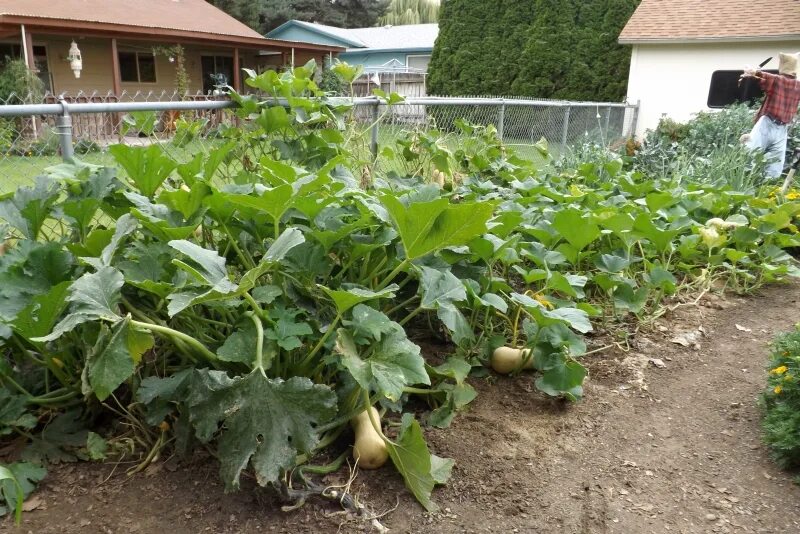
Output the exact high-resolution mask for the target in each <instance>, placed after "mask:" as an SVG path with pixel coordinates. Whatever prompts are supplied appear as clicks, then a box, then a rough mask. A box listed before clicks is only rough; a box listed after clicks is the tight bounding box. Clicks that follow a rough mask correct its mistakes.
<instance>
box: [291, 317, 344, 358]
mask: <svg viewBox="0 0 800 534" xmlns="http://www.w3.org/2000/svg"><path fill="white" fill-rule="evenodd" d="M341 319H342V316H341V314H338V313H337V314H336V317H334V319H333V322H332V323H331V325H330V326H329V327H328V330H327V331H326V332H325V334H323V336H322V337H321V338H320V340H319V341H318V342H317V344H316V345H315V346H314V348H313V349H311V352H309V353H308V355H307V356H306V357H305V358H303V361H302V362H300V366H301V367H303V368H304V367H305V366H306V365H308V364H309V363H311V360H313V359H314V356H316V355H317V353H318V352H319V351H320V349H321V348H322V347H323V346H324V345H325V342H326V341H328V338H329V337H331V334H332V333H333V332H334V330H336V327H337V326H338V325H339V321H341Z"/></svg>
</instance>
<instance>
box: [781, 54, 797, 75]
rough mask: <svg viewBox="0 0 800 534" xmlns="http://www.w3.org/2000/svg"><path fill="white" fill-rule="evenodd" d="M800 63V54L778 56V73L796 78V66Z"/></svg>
mask: <svg viewBox="0 0 800 534" xmlns="http://www.w3.org/2000/svg"><path fill="white" fill-rule="evenodd" d="M798 63H800V54H785V53H783V52H781V53H780V54H778V72H780V73H781V74H788V75H789V76H797V64H798Z"/></svg>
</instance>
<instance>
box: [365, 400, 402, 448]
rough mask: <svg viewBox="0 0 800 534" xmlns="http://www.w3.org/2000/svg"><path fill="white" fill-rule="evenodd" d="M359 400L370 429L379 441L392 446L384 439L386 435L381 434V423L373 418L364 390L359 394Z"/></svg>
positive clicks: (369, 401)
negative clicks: (377, 436) (365, 413)
mask: <svg viewBox="0 0 800 534" xmlns="http://www.w3.org/2000/svg"><path fill="white" fill-rule="evenodd" d="M361 400H362V405H363V406H364V410H365V411H366V412H367V417H368V418H369V422H370V424H371V425H372V428H373V429H374V430H375V432H376V433H377V434H378V435H379V436H380V437H381V439H382V440H383V441H384V442H386V444H387V445H394V443H392V440H390V439H389V438H387V437H386V434H384V433H383V429H382V428H381V422H380V421H378V420H377V419H376V418H375V414H374V413H372V401H371V400H370V398H369V391H367V390H366V389H365V390H363V391H362V392H361Z"/></svg>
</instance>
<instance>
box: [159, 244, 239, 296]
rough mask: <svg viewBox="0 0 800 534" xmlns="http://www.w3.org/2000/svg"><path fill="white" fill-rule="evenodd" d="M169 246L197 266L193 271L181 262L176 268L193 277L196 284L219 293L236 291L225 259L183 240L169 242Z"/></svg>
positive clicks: (213, 251)
mask: <svg viewBox="0 0 800 534" xmlns="http://www.w3.org/2000/svg"><path fill="white" fill-rule="evenodd" d="M169 246H171V247H172V248H174V249H175V250H177V251H178V252H181V253H183V254H184V255H186V256H188V257H189V258H191V260H192V261H193V262H194V263H195V264H197V266H198V267H199V268H198V269H194V268H192V267H191V266H188V265H186V264H185V263H183V262H180V263H178V266H179V267H181V268H183V269H184V270H186V271H187V272H188V273H189V274H191V275H195V278H196V279H197V281H198V282H200V283H202V284H204V285H207V286H210V287H211V288H213V289H216V290H217V291H219V292H220V293H230V292H232V291H235V290H236V285H235V284H234V283H233V282H231V281H230V279H229V277H228V270H227V269H226V268H225V258H223V257H222V256H220V255H219V254H217V252H216V251H215V250H208V249H205V248H203V247H201V246H199V245H196V244H194V243H192V242H190V241H185V240H173V241H170V242H169ZM198 278H199V279H198Z"/></svg>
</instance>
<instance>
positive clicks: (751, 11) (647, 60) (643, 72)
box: [619, 0, 800, 136]
mask: <svg viewBox="0 0 800 534" xmlns="http://www.w3.org/2000/svg"><path fill="white" fill-rule="evenodd" d="M619 42H620V43H621V44H630V45H633V51H632V55H631V70H630V76H629V79H628V101H629V102H636V101H637V100H638V101H639V102H640V106H641V107H640V111H639V121H638V127H637V132H636V133H637V136H641V135H642V134H643V133H644V131H645V130H646V129H652V128H655V127H656V126H657V125H658V121H659V120H660V119H661V117H664V116H666V117H669V118H672V119H675V120H678V121H686V120H687V119H690V118H691V117H692V115H693V114H694V113H697V112H699V111H703V110H709V109H711V108H710V107H709V103H710V104H711V105H712V106H716V104H718V103H719V100H720V94H719V91H720V88H721V87H722V86H723V85H725V84H724V83H723V84H722V85H720V84H719V83H718V82H719V81H721V80H723V79H726V80H727V88H728V89H729V90H731V89H732V91H733V92H735V91H736V88H735V87H736V86H735V81H733V82H731V80H735V79H736V78H738V74H739V73H740V71H741V70H742V69H744V68H745V67H747V66H752V67H755V66H757V65H759V64H760V63H762V62H763V61H764V60H766V59H767V58H769V57H772V60H771V61H770V62H769V63H767V64H766V65H765V66H764V67H763V68H764V69H767V70H769V69H777V68H778V52H798V51H800V0H642V3H641V4H640V5H639V7H638V8H637V9H636V12H635V13H634V14H633V16H632V17H631V19H630V20H629V21H628V24H627V25H626V26H625V28H624V29H623V30H622V33H621V34H620V36H619ZM724 71H728V72H724ZM732 71H737V72H732ZM715 73H716V74H715ZM712 76H715V83H714V89H713V91H711V89H712V84H711V81H712ZM723 89H724V88H723ZM710 93H711V94H710ZM723 100H724V98H723Z"/></svg>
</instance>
